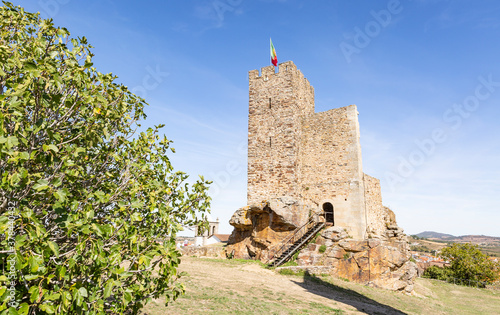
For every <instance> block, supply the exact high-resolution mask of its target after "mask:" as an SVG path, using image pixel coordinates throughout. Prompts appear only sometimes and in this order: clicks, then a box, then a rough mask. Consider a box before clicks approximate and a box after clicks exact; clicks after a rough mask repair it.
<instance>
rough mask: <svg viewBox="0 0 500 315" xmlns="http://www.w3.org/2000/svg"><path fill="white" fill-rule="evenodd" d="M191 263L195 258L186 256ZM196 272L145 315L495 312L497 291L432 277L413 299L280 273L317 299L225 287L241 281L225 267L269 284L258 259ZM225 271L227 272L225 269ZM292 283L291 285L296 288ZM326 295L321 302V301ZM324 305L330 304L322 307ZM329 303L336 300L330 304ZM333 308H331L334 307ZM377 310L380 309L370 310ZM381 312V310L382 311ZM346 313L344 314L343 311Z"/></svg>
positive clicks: (203, 262) (207, 263)
mask: <svg viewBox="0 0 500 315" xmlns="http://www.w3.org/2000/svg"><path fill="white" fill-rule="evenodd" d="M189 259H193V258H189ZM196 261H197V262H199V263H200V266H201V268H200V271H199V274H194V272H193V271H189V274H186V275H185V276H184V277H183V278H182V280H183V282H184V284H185V287H186V294H185V295H183V296H181V297H180V298H179V299H178V300H176V301H174V302H171V303H170V305H169V306H168V307H165V306H164V305H163V303H164V302H163V301H164V300H162V299H160V300H156V301H153V302H151V303H150V304H148V305H147V306H146V308H145V309H144V313H143V314H148V315H160V314H172V315H174V314H345V313H346V311H347V312H349V313H350V312H351V311H353V310H354V309H356V310H357V311H360V312H364V313H369V314H376V313H381V314H385V313H390V312H391V311H392V312H394V311H400V312H403V313H406V314H474V315H475V314H499V310H500V290H492V289H478V288H471V287H464V286H459V285H453V284H450V283H445V282H442V281H437V280H431V279H417V281H416V283H415V291H416V293H417V295H415V296H408V295H404V294H402V293H399V292H392V291H388V290H383V289H377V288H372V287H368V286H364V285H360V284H357V283H354V282H348V281H344V280H342V279H335V278H332V277H330V276H328V275H321V276H313V275H309V274H302V273H300V274H288V271H285V270H286V269H285V270H282V271H281V273H283V274H285V275H284V276H283V277H290V280H291V282H290V283H291V284H290V285H300V284H299V283H302V284H301V286H303V287H304V288H305V289H306V290H308V291H310V292H313V294H318V300H317V301H314V302H311V300H310V299H309V300H305V299H302V296H301V295H295V296H292V295H289V293H288V290H287V288H283V290H281V291H279V290H278V291H276V290H273V289H272V288H271V287H267V286H266V285H257V284H255V285H251V284H249V283H246V282H245V283H244V284H243V283H242V284H241V285H233V286H232V288H231V287H228V285H229V286H230V285H231V283H234V282H235V281H236V282H238V281H240V280H241V279H224V281H225V282H224V281H221V280H220V279H223V278H225V277H226V276H225V275H224V268H230V269H231V270H233V269H232V268H235V267H239V268H243V269H242V270H250V271H245V272H254V273H252V274H251V275H252V279H253V277H260V279H264V282H261V283H267V281H268V279H269V277H277V276H278V275H272V274H269V273H268V272H267V271H266V272H262V273H259V272H255V270H257V271H258V268H257V269H255V267H251V268H250V269H248V267H247V265H249V264H255V265H258V266H259V268H260V267H263V265H262V264H259V263H258V262H256V261H246V260H243V261H241V260H223V259H199V258H196ZM221 266H222V267H223V268H222V274H221V276H220V279H219V277H217V278H212V277H209V276H208V275H207V274H204V273H203V269H204V268H206V269H208V270H209V269H211V268H216V267H219V268H220V267H221ZM225 270H229V269H225ZM294 283H295V284H294ZM321 296H323V297H327V299H326V300H325V299H320V298H319V297H321ZM325 301H330V302H328V305H327V304H325ZM331 302H334V303H333V304H332V303H331ZM332 306H333V308H332ZM374 307H375V309H376V308H377V307H378V309H379V311H376V312H375V311H373V310H374ZM380 309H382V310H383V311H380ZM343 310H346V311H343Z"/></svg>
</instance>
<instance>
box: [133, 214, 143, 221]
mask: <svg viewBox="0 0 500 315" xmlns="http://www.w3.org/2000/svg"><path fill="white" fill-rule="evenodd" d="M130 219H131V220H132V221H142V216H141V214H140V213H139V212H134V213H132V215H131V216H130Z"/></svg>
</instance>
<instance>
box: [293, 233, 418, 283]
mask: <svg viewBox="0 0 500 315" xmlns="http://www.w3.org/2000/svg"><path fill="white" fill-rule="evenodd" d="M389 228H392V229H388V230H387V236H386V237H383V238H378V239H375V238H372V239H366V240H355V239H350V238H348V237H349V236H348V235H347V233H346V232H345V230H344V229H343V228H340V227H335V226H334V227H329V228H326V229H324V230H323V231H322V233H321V235H320V236H319V237H318V238H317V239H316V242H315V243H314V244H309V245H308V246H307V247H306V248H304V249H303V250H302V251H301V252H300V254H299V256H298V258H297V263H298V264H299V266H311V267H315V266H324V267H330V269H329V270H330V271H329V273H330V274H331V275H332V276H334V277H337V278H345V279H349V280H350V281H354V282H358V283H363V284H368V285H372V286H374V287H380V288H385V289H389V290H394V291H405V292H407V293H411V292H412V291H413V281H414V280H415V277H416V276H417V266H416V264H415V263H413V262H411V261H410V257H411V254H410V250H409V246H408V242H407V241H406V235H404V233H403V231H402V230H401V229H399V228H397V226H396V227H395V226H392V227H391V226H390V227H389ZM321 245H325V246H324V247H323V249H324V251H322V252H320V248H321V247H322V246H321ZM325 247H326V249H325ZM312 270H314V268H312Z"/></svg>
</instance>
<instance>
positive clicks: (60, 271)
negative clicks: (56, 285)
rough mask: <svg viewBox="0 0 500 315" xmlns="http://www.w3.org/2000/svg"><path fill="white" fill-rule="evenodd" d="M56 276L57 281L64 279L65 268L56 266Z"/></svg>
mask: <svg viewBox="0 0 500 315" xmlns="http://www.w3.org/2000/svg"><path fill="white" fill-rule="evenodd" d="M57 275H58V277H59V280H62V278H64V276H65V275H66V267H64V266H57Z"/></svg>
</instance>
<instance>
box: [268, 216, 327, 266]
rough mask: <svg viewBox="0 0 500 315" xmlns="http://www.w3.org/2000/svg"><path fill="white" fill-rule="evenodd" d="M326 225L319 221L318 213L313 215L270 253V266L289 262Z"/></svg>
mask: <svg viewBox="0 0 500 315" xmlns="http://www.w3.org/2000/svg"><path fill="white" fill-rule="evenodd" d="M324 226H325V222H321V221H319V216H318V215H317V214H314V215H312V216H311V217H310V218H309V220H308V221H307V223H305V224H304V225H303V226H301V227H299V228H297V229H296V230H295V231H293V232H292V234H290V236H288V237H287V238H285V239H284V240H283V241H282V242H281V243H280V244H278V245H277V246H276V247H275V248H277V249H276V250H275V251H272V252H271V253H270V257H271V258H270V259H269V261H268V262H267V266H268V267H278V266H280V265H282V264H284V263H285V262H287V261H288V260H289V259H290V258H292V256H293V255H294V254H295V253H297V252H298V251H299V250H301V249H302V248H303V247H304V246H305V245H307V244H308V243H309V241H311V239H312V238H313V237H314V236H315V235H316V233H318V232H319V231H320V230H321V229H322V228H323V227H324Z"/></svg>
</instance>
